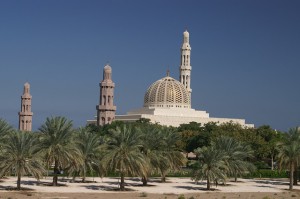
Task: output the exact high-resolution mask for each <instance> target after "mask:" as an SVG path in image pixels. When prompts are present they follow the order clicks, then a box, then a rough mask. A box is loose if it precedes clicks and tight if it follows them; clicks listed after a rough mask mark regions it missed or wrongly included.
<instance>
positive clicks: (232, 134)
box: [0, 117, 300, 190]
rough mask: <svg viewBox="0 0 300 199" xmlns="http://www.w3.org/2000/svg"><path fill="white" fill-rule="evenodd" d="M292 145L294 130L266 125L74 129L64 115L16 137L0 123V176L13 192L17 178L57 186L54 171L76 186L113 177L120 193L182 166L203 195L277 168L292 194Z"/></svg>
mask: <svg viewBox="0 0 300 199" xmlns="http://www.w3.org/2000/svg"><path fill="white" fill-rule="evenodd" d="M299 143H300V133H299V129H297V128H295V129H291V130H290V132H288V133H282V132H278V131H275V130H273V129H272V128H271V127H269V126H261V127H259V128H243V127H241V126H240V125H238V124H235V123H226V124H221V125H218V124H216V123H207V124H204V125H201V124H199V123H196V122H191V123H189V124H182V125H180V126H179V127H178V128H175V127H166V126H161V125H158V124H151V123H150V121H149V120H147V119H141V120H139V121H137V122H133V123H123V122H120V121H115V122H113V123H112V124H109V125H104V126H101V127H98V126H93V125H90V126H86V127H81V128H78V129H74V128H73V125H72V121H70V120H68V119H67V118H65V117H49V118H47V119H46V121H45V123H44V124H42V125H41V127H40V128H39V129H38V131H37V132H21V131H17V130H15V129H14V128H12V127H11V126H10V125H9V124H8V123H7V122H6V121H4V120H2V119H0V177H3V176H5V175H11V174H15V175H16V176H17V189H20V188H21V177H22V176H24V175H27V174H31V175H33V176H34V177H35V178H36V179H38V180H39V179H41V178H42V177H43V176H44V175H45V174H46V172H48V171H49V170H53V180H52V184H53V186H57V185H58V176H59V174H60V173H61V172H62V171H63V172H65V173H67V175H68V176H69V177H72V180H73V181H75V179H76V177H80V178H81V180H82V182H85V181H86V177H87V176H88V175H90V174H91V173H92V174H94V173H97V175H98V176H101V177H102V176H107V175H108V174H109V173H112V172H113V173H115V174H117V175H118V176H119V177H120V184H119V187H120V190H125V177H127V176H138V177H140V178H141V181H142V183H143V185H147V183H148V180H149V178H150V177H151V176H152V175H153V174H159V175H160V176H161V181H162V182H165V181H166V176H167V175H168V173H169V172H174V171H178V170H181V169H182V168H184V167H187V168H189V169H191V171H192V172H191V177H192V179H193V180H195V181H198V180H206V181H207V189H210V188H211V187H210V186H211V184H212V183H220V182H223V183H225V182H226V179H227V178H228V177H234V179H235V181H236V180H237V178H238V177H239V176H241V175H242V174H244V173H249V172H253V171H254V170H255V169H256V168H260V167H270V168H271V169H274V168H278V167H280V168H279V169H284V168H287V169H288V170H289V171H291V172H290V173H291V175H290V179H291V181H290V182H291V183H290V189H292V186H293V184H294V183H295V182H296V183H297V179H296V180H294V178H295V176H297V174H294V173H295V172H296V171H297V168H298V166H299V165H298V160H299V157H300V144H299ZM189 152H193V153H194V154H195V155H196V158H194V160H190V159H189V160H188V158H187V156H186V154H187V153H189ZM275 160H276V161H275ZM274 162H276V164H274ZM293 174H294V175H293Z"/></svg>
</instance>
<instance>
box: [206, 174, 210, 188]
mask: <svg viewBox="0 0 300 199" xmlns="http://www.w3.org/2000/svg"><path fill="white" fill-rule="evenodd" d="M206 188H207V190H210V182H209V177H207V185H206Z"/></svg>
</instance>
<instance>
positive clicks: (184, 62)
mask: <svg viewBox="0 0 300 199" xmlns="http://www.w3.org/2000/svg"><path fill="white" fill-rule="evenodd" d="M189 37H190V34H189V32H188V31H187V30H186V31H184V32H183V43H182V47H181V63H180V68H179V70H180V77H179V79H180V82H181V83H182V84H183V85H184V86H185V88H186V89H187V90H188V91H189V93H190V98H191V97H192V89H191V70H192V66H191V62H190V60H191V50H192V48H191V46H190V42H189Z"/></svg>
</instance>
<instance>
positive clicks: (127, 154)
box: [102, 124, 148, 191]
mask: <svg viewBox="0 0 300 199" xmlns="http://www.w3.org/2000/svg"><path fill="white" fill-rule="evenodd" d="M110 133H111V134H110V136H109V140H108V141H107V143H106V146H105V149H106V150H105V155H104V157H103V159H102V161H103V162H104V165H105V168H108V169H110V170H111V171H115V172H118V173H119V174H120V176H121V182H120V190H121V191H124V190H125V182H124V180H125V176H128V175H132V176H133V175H136V176H146V175H147V171H148V162H147V160H146V158H145V155H144V154H143V153H141V148H142V142H141V141H142V140H141V137H142V133H140V132H139V130H138V129H137V128H133V127H132V126H130V125H129V124H124V125H122V126H118V127H116V129H111V130H110Z"/></svg>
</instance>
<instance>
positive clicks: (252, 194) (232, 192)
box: [0, 177, 300, 199]
mask: <svg viewBox="0 0 300 199" xmlns="http://www.w3.org/2000/svg"><path fill="white" fill-rule="evenodd" d="M51 180H52V179H51V178H50V177H48V178H46V179H41V180H40V183H38V182H37V180H35V179H34V178H29V177H23V178H22V188H24V189H25V191H19V192H16V191H12V190H11V189H13V188H15V187H16V178H15V177H10V178H5V179H1V182H0V198H1V199H2V198H5V199H15V198H25V199H26V198H31V199H35V198H45V199H46V198H48V199H54V198H55V199H63V198H74V199H76V198H77V199H79V198H85V199H89V198H95V199H96V198H99V199H106V198H108V199H113V198H122V199H129V198H142V197H145V198H150V199H177V198H178V197H179V196H180V195H184V196H185V198H186V199H189V198H207V199H215V198H222V199H225V198H242V199H243V198H245V199H246V198H247V199H248V198H261V199H268V198H270V199H271V198H276V199H277V198H280V199H281V198H282V199H283V198H300V186H295V187H294V188H295V190H294V191H292V192H290V191H288V190H287V189H288V179H239V182H232V181H228V182H227V184H226V185H218V186H217V187H216V186H212V188H214V189H215V190H214V191H207V190H205V188H206V183H205V182H199V183H198V184H196V183H195V182H193V181H192V180H191V179H190V178H168V180H167V183H160V181H159V179H150V181H149V185H148V186H147V187H143V186H142V183H141V181H140V179H139V178H126V180H125V183H126V188H128V191H126V192H120V191H116V189H118V182H119V179H118V178H102V179H101V178H95V179H94V180H95V182H89V183H80V182H79V179H78V182H76V183H69V179H67V178H60V180H59V184H60V185H61V186H59V187H53V186H49V184H50V183H51ZM88 180H89V181H93V179H92V178H89V179H88ZM10 190H11V191H10Z"/></svg>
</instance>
